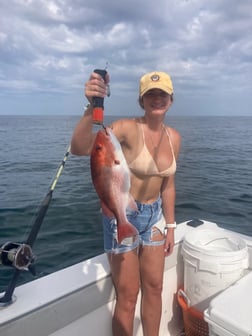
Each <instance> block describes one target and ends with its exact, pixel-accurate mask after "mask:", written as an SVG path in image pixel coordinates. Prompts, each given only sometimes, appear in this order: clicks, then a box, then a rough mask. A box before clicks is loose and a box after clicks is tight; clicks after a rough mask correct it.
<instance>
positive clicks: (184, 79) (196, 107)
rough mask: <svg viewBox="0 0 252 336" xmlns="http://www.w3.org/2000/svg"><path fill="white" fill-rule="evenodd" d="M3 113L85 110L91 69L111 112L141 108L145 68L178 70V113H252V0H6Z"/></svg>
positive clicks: (0, 24) (0, 79)
mask: <svg viewBox="0 0 252 336" xmlns="http://www.w3.org/2000/svg"><path fill="white" fill-rule="evenodd" d="M0 13H1V14H0V16H1V20H0V114H2V115H10V114H13V115H22V114H40V115H41V114H42V115H43V114H44V115H48V114H51V115H58V114H64V115H82V112H83V108H84V106H85V105H86V104H87V100H86V98H85V96H84V85H85V82H86V81H87V79H88V78H89V76H90V73H91V72H92V71H93V70H94V69H96V68H99V69H104V68H105V67H106V66H107V71H108V72H109V74H110V88H111V96H110V97H109V98H106V99H105V102H104V104H105V113H107V114H108V115H116V116H117V115H118V116H120V115H135V114H136V113H139V111H141V110H140V107H139V106H138V103H137V101H138V85H139V79H140V77H141V76H142V75H143V74H144V73H146V72H151V71H165V72H168V73H169V74H170V76H171V78H172V81H173V85H174V103H173V106H172V107H171V110H170V111H169V113H171V115H185V116H187V115H188V116H189V115H196V116H205V115H248V116H252V36H251V35H252V1H251V0H241V1H237V0H205V1H204V0H156V1H147V0H126V1H120V0H8V1H7V0H0Z"/></svg>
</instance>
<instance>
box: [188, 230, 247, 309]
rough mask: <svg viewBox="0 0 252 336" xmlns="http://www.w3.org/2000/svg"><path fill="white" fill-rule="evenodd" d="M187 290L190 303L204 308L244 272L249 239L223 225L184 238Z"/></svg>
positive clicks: (194, 231) (193, 231)
mask: <svg viewBox="0 0 252 336" xmlns="http://www.w3.org/2000/svg"><path fill="white" fill-rule="evenodd" d="M182 255H183V258H184V291H185V294H186V296H187V298H188V301H189V302H190V305H191V306H195V307H196V308H197V309H198V310H200V311H203V310H205V309H206V308H207V307H208V306H209V302H210V301H211V299H212V298H213V297H214V296H215V295H216V294H218V293H219V292H220V291H222V290H224V289H225V288H227V287H229V285H231V284H232V283H234V282H235V281H237V280H238V279H240V278H241V277H242V276H243V275H244V271H245V269H246V268H248V263H249V254H248V247H247V245H246V242H245V241H244V240H243V239H241V238H240V237H239V236H238V235H236V234H233V233H229V232H227V231H225V230H223V229H221V228H215V229H206V228H196V229H194V230H192V231H190V232H189V233H187V234H186V235H185V237H184V241H183V244H182Z"/></svg>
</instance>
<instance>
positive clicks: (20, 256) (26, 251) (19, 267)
mask: <svg viewBox="0 0 252 336" xmlns="http://www.w3.org/2000/svg"><path fill="white" fill-rule="evenodd" d="M106 69H107V65H106V67H105V69H103V70H101V69H95V70H94V72H96V73H98V74H99V75H100V76H101V77H102V78H103V80H104V81H105V78H106V74H107V70H106ZM107 96H108V97H109V96H110V88H109V85H107ZM103 103H104V98H102V97H93V123H94V124H97V125H101V126H103V128H105V127H104V124H103V110H104V105H103ZM70 151H71V146H70V145H69V146H68V149H67V151H66V153H65V155H64V158H63V160H62V162H61V164H60V165H59V167H58V170H57V172H56V175H55V177H54V180H53V182H52V184H51V185H50V188H49V191H48V193H47V194H46V195H45V197H44V199H43V200H42V203H41V205H40V207H39V209H38V212H37V215H36V216H35V218H34V220H33V222H32V227H31V231H30V234H29V236H28V238H27V240H26V242H25V243H13V242H7V243H5V244H3V245H2V246H1V247H0V265H1V264H2V265H4V266H11V267H14V268H15V272H14V274H13V277H12V279H11V280H10V283H9V285H8V287H7V289H6V291H5V294H4V296H2V297H0V306H7V305H9V304H11V303H12V302H13V300H12V295H13V292H14V290H15V287H16V285H17V280H18V278H19V275H20V272H21V271H24V270H25V271H30V272H31V273H32V274H33V275H35V268H34V266H33V262H34V260H35V256H34V254H33V252H32V246H33V244H34V242H35V240H36V238H37V235H38V232H39V230H40V227H41V225H42V222H43V220H44V217H45V215H46V212H47V209H48V207H49V204H50V202H51V199H52V195H53V191H54V189H55V187H56V184H57V182H58V179H59V177H60V175H61V173H62V170H63V168H64V166H65V163H66V160H67V158H68V156H69V154H70Z"/></svg>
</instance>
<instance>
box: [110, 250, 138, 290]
mask: <svg viewBox="0 0 252 336" xmlns="http://www.w3.org/2000/svg"><path fill="white" fill-rule="evenodd" d="M108 260H109V263H110V269H111V274H112V280H113V283H114V286H115V290H116V293H117V295H123V294H125V295H130V294H131V295H133V296H135V295H136V294H137V293H138V291H139V285H140V273H139V259H138V249H135V250H132V251H129V252H126V253H120V254H114V253H109V254H108Z"/></svg>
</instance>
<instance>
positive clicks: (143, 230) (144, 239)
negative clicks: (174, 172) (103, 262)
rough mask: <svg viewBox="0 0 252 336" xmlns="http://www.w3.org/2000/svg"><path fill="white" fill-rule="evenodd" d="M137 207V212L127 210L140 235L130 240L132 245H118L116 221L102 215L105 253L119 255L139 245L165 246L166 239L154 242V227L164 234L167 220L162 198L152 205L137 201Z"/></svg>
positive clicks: (129, 219) (128, 216) (128, 217)
mask: <svg viewBox="0 0 252 336" xmlns="http://www.w3.org/2000/svg"><path fill="white" fill-rule="evenodd" d="M136 205H137V210H131V209H127V210H126V215H127V219H128V221H129V222H130V223H131V224H132V225H134V226H135V227H136V229H137V230H138V233H139V234H138V235H137V236H136V237H134V239H130V243H128V242H126V243H124V241H122V243H121V244H118V242H117V224H116V219H115V218H111V217H110V218H109V217H107V216H105V215H104V214H103V215H102V223H103V235H104V251H105V252H107V253H115V254H119V253H124V252H129V251H132V250H133V249H135V248H136V247H138V246H139V245H148V246H160V245H163V244H164V239H161V240H160V241H154V240H152V237H153V235H154V234H155V230H152V228H153V227H154V226H155V227H156V228H157V229H158V230H160V231H161V233H164V227H165V220H164V217H163V212H162V207H161V206H162V201H161V198H158V199H157V200H156V201H155V202H153V203H150V204H145V203H140V202H138V201H136ZM126 240H128V239H126Z"/></svg>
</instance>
